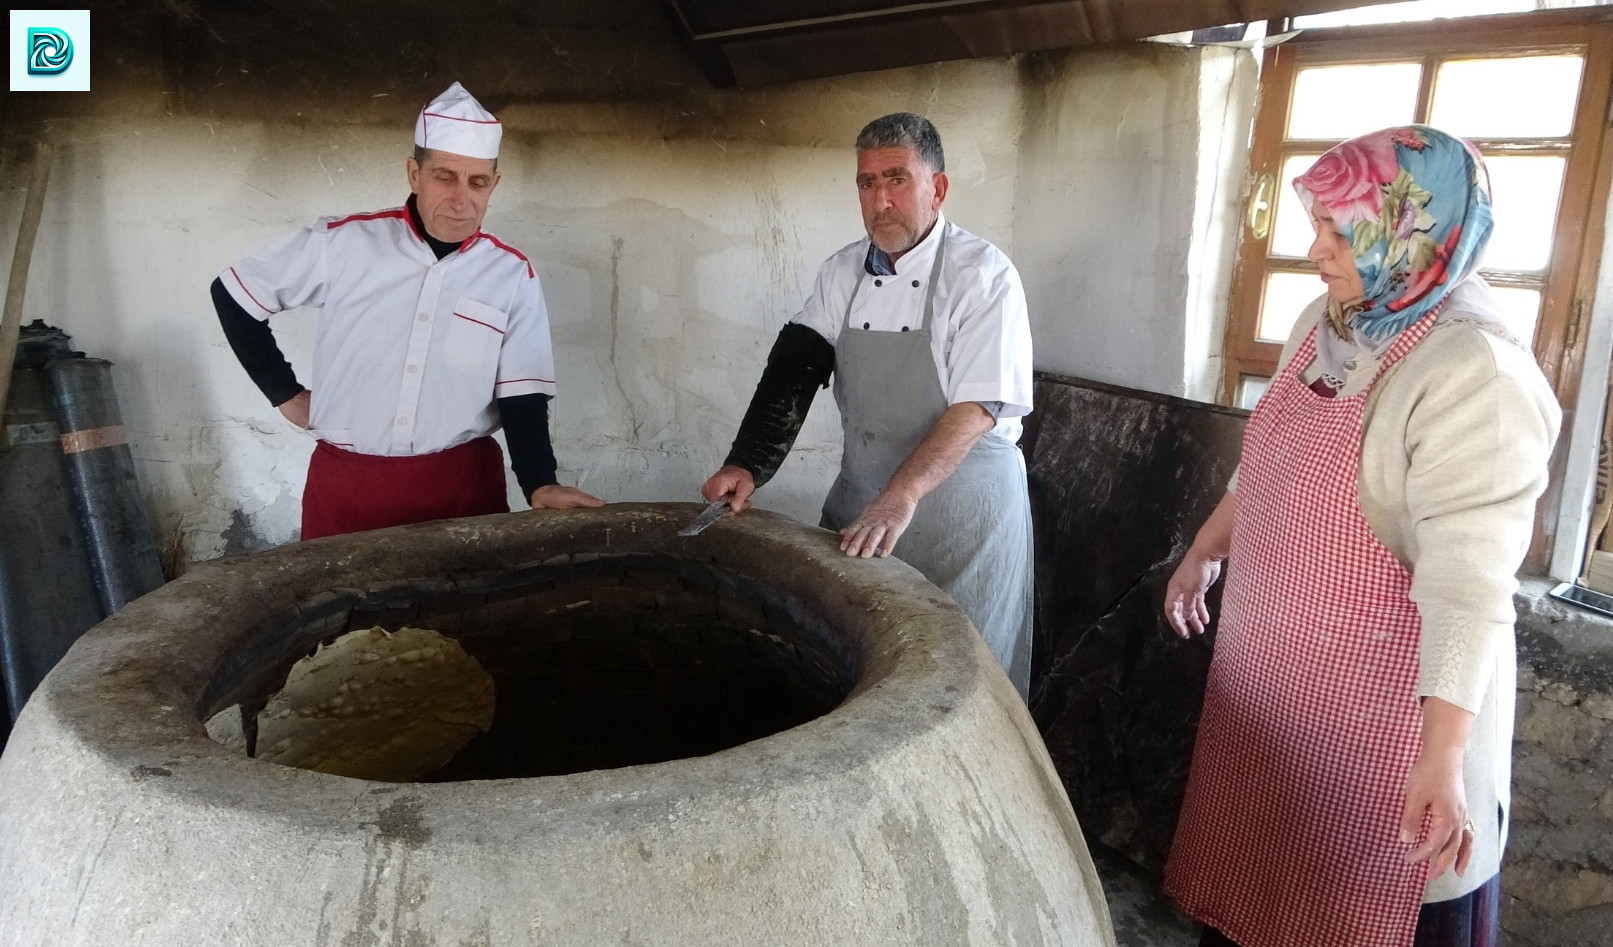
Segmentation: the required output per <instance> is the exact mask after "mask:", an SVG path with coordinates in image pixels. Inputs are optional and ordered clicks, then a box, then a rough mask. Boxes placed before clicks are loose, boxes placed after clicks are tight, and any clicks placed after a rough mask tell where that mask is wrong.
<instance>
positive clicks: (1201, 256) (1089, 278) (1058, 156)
mask: <svg viewBox="0 0 1613 947" xmlns="http://www.w3.org/2000/svg"><path fill="white" fill-rule="evenodd" d="M1025 74H1026V88H1025V93H1024V95H1025V102H1026V106H1025V126H1024V129H1023V132H1022V134H1021V137H1020V142H1021V148H1020V153H1019V158H1020V166H1019V168H1020V173H1019V184H1020V188H1019V193H1018V198H1017V203H1016V210H1015V219H1014V229H1015V241H1016V247H1017V253H1016V255H1015V260H1016V262H1017V264H1018V266H1019V268H1020V271H1021V273H1022V274H1024V277H1025V286H1026V292H1027V294H1028V296H1029V301H1030V310H1031V322H1032V329H1033V331H1034V332H1035V337H1036V349H1037V358H1036V363H1037V367H1038V368H1041V369H1044V370H1047V371H1054V372H1060V373H1063V374H1068V375H1076V376H1080V377H1084V378H1091V379H1095V380H1098V381H1105V382H1110V383H1113V384H1118V385H1127V386H1130V387H1134V388H1142V389H1146V390H1149V391H1156V392H1162V393H1165V394H1172V395H1183V396H1189V397H1196V398H1201V399H1206V400H1209V399H1212V398H1213V394H1214V389H1215V383H1216V376H1217V373H1218V365H1217V364H1216V363H1215V362H1213V361H1211V359H1212V357H1214V356H1216V355H1218V353H1219V350H1220V344H1221V332H1222V329H1223V326H1224V325H1225V310H1226V298H1227V289H1228V281H1229V279H1230V274H1231V267H1232V260H1233V254H1234V252H1235V249H1236V248H1235V238H1236V234H1237V229H1236V228H1237V223H1236V221H1237V213H1238V207H1239V205H1240V200H1239V191H1240V185H1241V180H1242V177H1243V175H1244V172H1245V170H1246V167H1247V161H1248V159H1247V142H1248V129H1249V125H1250V122H1251V121H1252V119H1253V111H1254V104H1255V103H1254V96H1255V72H1254V61H1253V57H1252V56H1251V55H1250V54H1249V53H1247V52H1244V51H1232V50H1225V49H1200V48H1183V47H1173V46H1164V45H1158V44H1139V45H1135V46H1129V47H1120V48H1114V49H1109V50H1102V51H1075V52H1069V53H1061V54H1055V55H1048V56H1040V57H1032V58H1029V59H1028V60H1027V63H1026V69H1025Z"/></svg>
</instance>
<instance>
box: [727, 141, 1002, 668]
mask: <svg viewBox="0 0 1613 947" xmlns="http://www.w3.org/2000/svg"><path fill="white" fill-rule="evenodd" d="M856 182H857V196H858V199H859V201H860V202H861V204H862V216H863V226H864V228H865V229H866V231H867V236H866V237H864V238H863V239H860V240H858V241H856V242H855V243H852V244H850V245H848V246H847V247H845V248H844V249H842V250H840V251H839V252H838V253H836V254H834V255H833V256H831V257H830V258H829V259H828V260H826V261H825V262H824V264H823V266H822V267H821V268H820V269H819V270H818V277H817V282H816V285H815V286H814V289H813V293H812V296H811V298H809V299H808V300H807V302H806V305H805V307H803V308H802V310H801V312H800V313H799V314H798V315H797V316H796V317H795V319H794V320H793V321H791V322H790V323H789V324H788V325H786V326H785V327H784V329H783V330H782V331H781V332H780V333H779V337H778V340H777V341H776V342H775V343H774V346H773V350H772V353H771V354H770V355H769V356H768V362H767V367H766V369H765V370H764V371H763V374H762V379H761V381H760V383H758V385H757V390H756V394H755V396H754V397H753V398H752V400H751V405H750V408H749V410H748V411H747V412H746V414H745V418H744V420H743V421H742V422H741V424H740V430H739V435H738V436H737V437H736V438H735V441H734V446H733V449H732V450H731V451H730V452H729V455H728V458H727V460H726V461H725V462H724V466H723V467H722V469H720V470H718V471H717V472H716V473H715V474H713V475H712V477H711V479H709V480H707V481H706V483H705V485H704V487H702V493H704V495H705V497H706V499H707V500H710V501H715V500H718V499H720V498H722V497H724V496H727V497H730V498H731V502H732V505H733V508H734V510H735V511H736V512H738V511H741V510H744V509H745V508H746V507H747V506H749V505H750V498H751V494H752V493H753V492H754V491H755V490H756V488H757V487H759V486H761V485H762V484H763V483H765V482H766V481H767V480H768V479H769V478H771V477H772V475H773V474H774V472H776V471H777V470H778V467H779V465H780V464H781V463H782V462H783V460H784V457H785V455H787V454H788V453H789V450H790V447H791V445H792V444H793V443H794V441H795V436H796V434H798V433H799V432H800V427H801V423H802V421H803V420H805V418H806V414H807V409H808V408H810V406H811V403H812V398H813V395H814V394H815V392H816V390H817V388H818V387H819V386H827V385H828V383H829V380H830V378H831V377H832V378H833V382H834V392H835V400H836V402H837V403H838V404H839V406H840V413H841V419H842V424H843V426H844V450H843V454H842V459H841V466H840V476H839V477H838V478H837V479H836V480H835V483H834V486H833V487H832V488H831V489H830V491H829V496H828V498H827V499H826V500H825V502H824V507H823V525H824V526H825V527H827V528H830V529H834V530H838V531H839V533H840V535H841V537H842V540H841V544H840V548H841V549H843V550H844V551H845V552H846V554H847V555H849V556H860V557H864V558H866V557H868V556H873V555H879V556H886V555H892V554H894V555H896V556H897V557H898V558H901V559H902V560H904V561H906V562H907V563H909V564H910V565H912V566H914V567H915V568H917V569H918V570H919V571H920V572H922V573H924V575H925V576H926V577H927V578H929V579H930V581H932V582H934V583H935V584H936V585H938V586H940V587H941V588H943V589H945V590H946V591H947V592H948V593H950V594H951V595H952V597H953V598H954V599H955V600H956V601H957V602H958V604H959V605H960V606H962V607H963V609H964V611H965V612H967V613H968V614H969V617H970V618H971V619H972V620H973V621H974V623H975V626H976V627H977V628H979V629H980V632H981V634H982V636H983V637H984V638H985V641H986V644H987V645H988V647H990V649H991V651H992V653H993V655H995V656H996V658H997V661H998V663H999V664H1001V665H1002V667H1003V670H1004V671H1005V672H1007V674H1008V677H1009V679H1010V680H1011V681H1012V682H1013V683H1014V686H1015V687H1017V688H1018V689H1019V692H1020V695H1021V696H1022V697H1023V696H1025V694H1026V691H1027V688H1028V684H1029V677H1030V630H1031V609H1032V598H1031V580H1032V575H1031V525H1030V498H1029V493H1028V491H1027V489H1026V482H1025V463H1024V459H1023V458H1022V457H1021V456H1020V453H1019V449H1018V446H1017V445H1018V441H1019V436H1020V429H1021V427H1020V419H1021V418H1022V417H1023V416H1024V415H1026V414H1029V413H1030V410H1031V337H1030V320H1029V316H1028V314H1027V312H1026V307H1025V292H1024V288H1023V287H1022V286H1021V284H1020V281H1019V274H1018V272H1016V271H1015V269H1014V265H1013V264H1012V263H1010V262H1009V260H1008V257H1007V256H1005V255H1004V254H1003V253H1002V251H1000V250H998V249H997V248H996V247H995V246H992V245H991V244H990V243H989V242H987V241H985V240H983V239H981V238H980V237H977V236H975V235H974V234H971V233H969V232H968V231H966V230H964V229H963V228H961V227H959V226H957V225H956V224H953V223H950V222H948V221H947V219H946V218H945V216H943V215H942V213H941V205H942V203H943V202H944V201H945V200H946V196H947V188H948V180H947V175H946V161H945V157H944V155H943V152H942V149H941V139H940V136H939V134H938V133H937V132H936V130H935V126H934V125H932V124H931V123H930V122H929V121H928V120H927V119H925V118H923V117H921V116H918V115H913V114H911V113H905V112H903V113H897V114H894V115H887V116H885V117H883V118H879V119H875V120H874V121H872V122H870V123H869V124H868V125H867V126H866V127H865V128H864V129H863V130H862V133H861V134H860V135H858V136H857V179H856Z"/></svg>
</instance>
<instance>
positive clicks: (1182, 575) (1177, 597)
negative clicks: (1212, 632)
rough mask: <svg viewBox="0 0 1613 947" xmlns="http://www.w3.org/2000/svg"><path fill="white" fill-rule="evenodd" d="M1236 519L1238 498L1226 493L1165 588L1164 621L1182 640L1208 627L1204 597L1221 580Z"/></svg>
mask: <svg viewBox="0 0 1613 947" xmlns="http://www.w3.org/2000/svg"><path fill="white" fill-rule="evenodd" d="M1237 516H1238V495H1237V494H1236V493H1233V492H1232V491H1231V490H1228V491H1227V492H1226V493H1224V494H1222V495H1221V502H1219V503H1217V504H1216V505H1215V509H1214V511H1212V512H1211V513H1210V518H1209V519H1207V520H1205V521H1204V525H1203V526H1200V527H1199V532H1198V535H1197V536H1194V537H1193V545H1192V546H1190V547H1188V550H1187V555H1186V556H1184V557H1182V564H1181V565H1179V566H1177V567H1176V572H1175V573H1173V574H1172V575H1171V583H1170V585H1167V586H1166V587H1165V618H1166V619H1167V620H1168V621H1169V622H1170V623H1171V627H1172V628H1175V629H1176V633H1177V634H1178V635H1180V636H1181V637H1183V638H1186V637H1188V636H1189V635H1195V634H1198V635H1202V634H1204V626H1205V625H1207V624H1209V623H1210V609H1209V606H1207V605H1205V604H1204V593H1206V592H1208V591H1210V586H1212V585H1214V584H1215V580H1216V579H1219V578H1221V563H1222V562H1223V561H1224V560H1225V559H1226V557H1227V551H1228V550H1229V549H1231V548H1232V523H1233V521H1234V520H1235V519H1237Z"/></svg>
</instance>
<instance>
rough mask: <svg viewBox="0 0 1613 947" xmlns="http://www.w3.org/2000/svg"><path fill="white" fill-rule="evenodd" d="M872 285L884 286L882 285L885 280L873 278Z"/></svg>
mask: <svg viewBox="0 0 1613 947" xmlns="http://www.w3.org/2000/svg"><path fill="white" fill-rule="evenodd" d="M874 285H875V286H884V285H885V281H884V280H877V279H876V280H874Z"/></svg>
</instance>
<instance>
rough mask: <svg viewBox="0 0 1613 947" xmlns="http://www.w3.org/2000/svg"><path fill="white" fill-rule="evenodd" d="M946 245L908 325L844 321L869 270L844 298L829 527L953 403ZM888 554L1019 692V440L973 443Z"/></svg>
mask: <svg viewBox="0 0 1613 947" xmlns="http://www.w3.org/2000/svg"><path fill="white" fill-rule="evenodd" d="M946 227H947V228H948V229H950V227H951V225H950V224H947V225H946ZM946 243H947V230H946V229H943V230H942V231H941V237H940V240H939V242H938V243H937V245H936V248H935V265H934V266H933V267H931V269H930V285H929V286H927V287H925V291H924V315H923V318H922V321H920V323H919V324H918V325H917V326H915V327H914V328H913V329H912V330H911V331H903V332H882V331H878V330H867V329H859V328H856V327H854V326H853V325H852V324H851V309H852V305H853V304H854V303H855V302H856V301H857V293H858V291H860V290H861V289H862V284H863V281H864V280H865V279H868V278H869V277H868V276H867V275H866V273H864V274H859V276H858V280H857V285H856V287H855V288H854V289H853V290H852V292H851V299H850V300H848V301H847V303H846V317H845V325H843V326H841V329H840V334H839V337H838V338H837V339H836V341H835V369H834V391H835V402H836V403H837V404H838V405H839V406H840V419H841V425H842V428H843V430H844V433H845V446H844V450H843V453H842V455H841V460H840V476H839V477H838V478H837V479H836V480H835V484H834V487H833V488H832V489H831V490H830V491H829V497H828V499H826V500H825V501H824V504H823V524H822V525H823V526H824V527H825V528H828V529H833V530H839V529H842V528H844V527H845V526H847V525H850V524H851V522H852V521H854V520H855V519H856V518H857V517H858V515H860V514H861V513H862V511H863V509H864V508H865V507H867V505H868V504H869V503H870V502H872V501H873V499H874V498H875V497H877V496H878V495H879V493H880V491H882V490H884V489H885V486H886V484H888V483H890V479H891V477H892V476H893V475H894V474H895V473H896V468H897V467H899V466H901V464H902V462H903V461H904V460H906V459H907V458H908V455H910V454H912V453H913V450H914V449H915V448H916V447H918V445H919V442H921V441H923V440H924V437H925V435H927V434H929V433H930V429H931V428H933V427H934V426H935V422H936V421H937V420H939V419H940V417H941V415H942V414H943V413H944V412H945V411H946V409H947V408H948V404H947V398H946V393H945V391H943V390H942V388H941V379H940V376H939V375H938V374H937V373H936V367H935V357H934V356H933V355H932V354H931V345H930V336H931V332H932V323H933V321H934V320H933V318H932V317H933V315H934V312H935V284H936V281H937V280H938V279H939V278H940V276H941V260H942V257H943V256H944V255H945V253H946ZM890 278H893V277H890ZM893 554H894V555H895V556H896V557H897V558H899V559H901V560H902V561H904V562H906V563H907V564H908V565H911V566H913V567H914V568H915V569H918V570H919V572H921V573H923V574H924V577H925V578H927V579H929V580H930V581H931V582H934V583H935V584H936V585H938V586H940V587H941V588H942V589H944V590H945V591H946V592H947V594H949V595H951V596H952V598H953V599H954V600H955V601H956V602H957V603H958V605H959V606H961V607H962V608H963V610H964V612H966V613H967V614H968V616H969V618H970V619H971V620H972V621H973V622H974V623H975V627H976V628H979V629H980V634H981V636H982V637H983V638H985V641H986V646H987V647H988V648H990V649H991V653H992V654H993V655H994V656H995V657H996V658H997V663H998V664H1000V665H1002V668H1003V670H1004V671H1005V672H1007V674H1008V679H1009V680H1010V681H1012V682H1013V685H1014V687H1015V688H1017V689H1018V690H1019V695H1020V697H1021V698H1024V697H1025V696H1026V693H1027V690H1028V688H1029V685H1030V663H1031V661H1030V657H1031V654H1030V652H1031V608H1032V604H1031V602H1032V599H1031V594H1032V592H1031V581H1032V575H1031V512H1030V494H1029V491H1028V489H1027V487H1026V483H1025V460H1024V458H1023V457H1022V456H1021V455H1020V453H1019V447H1018V446H1017V445H1014V444H1011V443H1009V442H1008V441H1006V440H1004V439H1003V438H1001V437H997V436H994V435H993V434H992V433H990V432H988V433H987V434H986V435H985V436H984V437H982V438H980V440H978V441H976V442H975V445H974V447H973V448H972V449H971V450H970V451H969V454H968V456H966V457H965V458H964V459H963V463H961V464H959V465H958V469H957V470H955V471H953V472H952V476H950V477H948V478H947V479H946V480H945V481H944V482H942V484H941V485H940V486H938V487H936V488H935V489H934V490H932V491H930V493H929V494H928V495H927V496H925V497H924V498H923V499H921V500H919V502H918V507H917V509H916V510H915V511H914V513H913V522H912V523H910V524H909V525H908V527H907V531H906V532H904V533H903V534H902V537H901V539H899V540H897V543H896V548H895V549H894V550H893Z"/></svg>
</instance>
